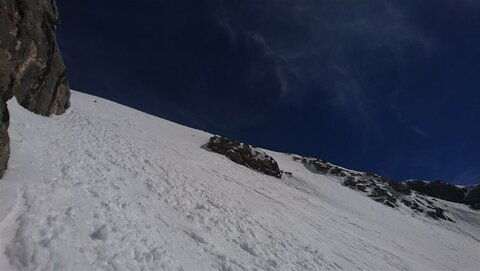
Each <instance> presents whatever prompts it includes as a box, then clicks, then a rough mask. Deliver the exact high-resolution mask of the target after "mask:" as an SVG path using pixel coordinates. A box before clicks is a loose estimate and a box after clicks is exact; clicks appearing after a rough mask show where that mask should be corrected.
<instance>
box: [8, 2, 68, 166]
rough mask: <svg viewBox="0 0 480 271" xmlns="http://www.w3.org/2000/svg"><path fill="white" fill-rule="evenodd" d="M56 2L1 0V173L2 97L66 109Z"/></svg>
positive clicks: (40, 108)
mask: <svg viewBox="0 0 480 271" xmlns="http://www.w3.org/2000/svg"><path fill="white" fill-rule="evenodd" d="M58 23H59V14H58V10H57V7H56V5H55V1H54V0H0V97H1V99H0V119H1V123H0V176H2V175H3V173H4V170H5V168H6V166H7V162H8V157H9V153H10V147H9V137H8V132H7V129H8V125H9V113H8V108H7V105H6V101H8V100H9V99H10V98H12V97H13V96H15V97H16V98H17V100H18V102H19V103H20V104H21V105H22V106H23V107H25V108H27V109H28V110H30V111H32V112H34V113H36V114H40V115H44V116H48V115H51V114H61V113H63V112H65V110H66V109H67V108H68V107H69V105H70V104H69V100H70V89H69V87H68V82H67V79H66V71H65V65H64V63H63V60H62V56H61V54H60V51H59V49H58V45H57V42H56V38H55V30H56V26H57V24H58Z"/></svg>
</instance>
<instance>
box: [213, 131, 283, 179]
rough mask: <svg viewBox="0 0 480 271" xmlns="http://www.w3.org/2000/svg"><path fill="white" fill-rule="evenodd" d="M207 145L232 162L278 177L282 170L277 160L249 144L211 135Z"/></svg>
mask: <svg viewBox="0 0 480 271" xmlns="http://www.w3.org/2000/svg"><path fill="white" fill-rule="evenodd" d="M207 147H208V148H209V149H210V150H212V151H214V152H216V153H219V154H223V155H225V156H227V157H228V158H230V160H232V161H233V162H235V163H237V164H240V165H244V166H246V167H249V168H251V169H254V170H258V171H260V172H263V173H265V174H267V175H270V176H274V177H277V178H280V177H281V176H282V171H281V170H280V168H279V167H278V164H277V162H276V161H275V160H274V159H273V158H272V157H271V156H269V155H267V154H266V153H265V152H264V151H262V150H260V149H258V148H255V147H252V146H251V145H248V144H244V143H240V142H238V141H235V140H231V139H228V138H224V137H220V136H212V137H211V138H210V141H209V142H208V145H207Z"/></svg>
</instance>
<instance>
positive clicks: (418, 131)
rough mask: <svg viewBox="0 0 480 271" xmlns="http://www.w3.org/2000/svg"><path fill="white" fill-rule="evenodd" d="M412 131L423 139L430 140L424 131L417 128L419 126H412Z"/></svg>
mask: <svg viewBox="0 0 480 271" xmlns="http://www.w3.org/2000/svg"><path fill="white" fill-rule="evenodd" d="M411 128H412V131H413V132H415V133H416V134H417V135H419V136H420V137H423V138H430V135H429V134H428V133H427V132H426V131H425V130H423V129H421V128H419V127H417V126H412V127H411Z"/></svg>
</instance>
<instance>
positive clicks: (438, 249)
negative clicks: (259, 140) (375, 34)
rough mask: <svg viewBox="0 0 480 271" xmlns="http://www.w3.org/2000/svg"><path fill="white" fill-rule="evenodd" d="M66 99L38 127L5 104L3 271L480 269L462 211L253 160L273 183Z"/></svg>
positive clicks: (199, 145) (166, 127)
mask: <svg viewBox="0 0 480 271" xmlns="http://www.w3.org/2000/svg"><path fill="white" fill-rule="evenodd" d="M71 103H72V106H71V108H70V109H69V110H68V111H67V112H66V113H65V114H64V115H62V116H55V117H52V118H46V117H41V116H37V115H33V114H30V113H29V112H27V111H26V110H25V109H23V108H22V107H20V106H19V105H18V104H17V103H16V102H15V101H10V102H9V109H10V111H11V118H12V119H11V126H10V128H9V132H10V135H11V138H12V142H11V144H12V156H11V160H10V166H9V169H8V170H7V171H6V175H5V176H4V178H3V179H2V180H0V250H1V253H0V270H254V269H256V270H478V267H479V266H480V237H479V236H480V213H479V212H478V211H475V210H473V209H471V208H469V207H468V206H466V205H464V204H460V203H451V202H447V201H443V200H440V199H438V200H433V199H432V198H430V197H427V196H422V199H424V200H428V201H432V202H433V201H435V204H434V205H435V206H434V207H439V208H442V209H443V210H445V213H446V215H447V216H448V218H450V219H451V220H453V221H455V222H453V221H449V220H444V219H433V218H431V217H428V216H426V215H424V214H422V213H421V212H418V211H415V210H413V209H412V208H409V207H408V206H407V205H405V204H404V203H403V201H402V200H399V201H398V202H397V203H395V204H394V205H395V206H388V205H386V204H385V203H386V201H385V199H383V198H382V199H381V200H379V199H378V197H377V198H376V197H375V196H372V194H371V193H372V191H373V192H375V191H377V190H376V188H375V185H377V186H378V187H379V188H378V189H382V190H385V191H386V192H381V193H385V194H384V195H386V200H389V198H388V196H394V195H393V194H391V192H392V191H391V190H389V189H390V188H391V187H390V184H388V182H384V183H383V184H382V182H377V181H375V183H374V184H373V185H372V184H371V183H369V180H370V179H368V180H367V179H365V178H363V177H364V176H367V175H366V173H361V172H355V171H348V170H346V169H343V168H340V167H336V168H339V170H340V171H338V170H335V172H336V174H319V171H320V173H321V170H322V167H321V166H319V165H321V164H319V163H320V162H315V161H319V160H314V159H313V160H312V159H307V158H302V157H299V156H296V155H289V154H282V153H276V152H272V151H268V150H262V152H255V154H257V155H261V156H262V157H267V156H268V157H272V158H273V159H274V160H275V161H276V163H278V167H279V168H280V169H281V170H282V173H283V174H281V175H278V176H269V175H266V174H263V173H262V172H260V171H255V170H252V169H250V168H248V167H246V166H243V165H240V164H237V163H235V162H233V161H232V160H231V159H229V158H227V157H226V156H223V155H220V154H218V153H216V152H213V151H211V150H209V149H208V148H207V144H208V142H209V140H210V138H211V136H212V135H210V134H208V133H205V132H202V131H198V130H194V129H190V128H187V127H183V126H180V125H177V124H174V123H171V122H169V121H165V120H162V119H160V118H157V117H153V116H150V115H148V114H145V113H142V112H139V111H136V110H133V109H130V108H128V107H125V106H122V105H119V104H115V103H113V102H110V101H107V100H104V99H100V98H97V97H94V96H89V95H86V94H82V93H79V92H73V93H72V99H71ZM263 152H264V153H265V155H264V154H263ZM239 159H240V158H239ZM312 161H313V162H312ZM322 163H323V162H322ZM324 164H326V163H324ZM329 170H330V169H329ZM342 171H346V172H348V173H349V174H351V175H352V176H354V177H355V178H353V180H352V179H347V178H348V177H349V176H343V174H340V173H341V172H342ZM329 172H330V171H329ZM352 173H355V174H358V175H355V174H352ZM347 175H348V174H347ZM372 176H374V175H372ZM369 185H371V186H369ZM351 188H354V189H351ZM379 191H380V190H379ZM377 192H378V191H377ZM392 193H393V192H392ZM408 196H409V197H413V198H410V200H412V201H414V200H416V199H418V198H417V196H416V194H415V193H413V194H411V195H408ZM372 198H373V199H376V200H378V201H381V202H377V201H375V200H372ZM402 199H404V198H402ZM425 204H426V205H429V204H430V203H425Z"/></svg>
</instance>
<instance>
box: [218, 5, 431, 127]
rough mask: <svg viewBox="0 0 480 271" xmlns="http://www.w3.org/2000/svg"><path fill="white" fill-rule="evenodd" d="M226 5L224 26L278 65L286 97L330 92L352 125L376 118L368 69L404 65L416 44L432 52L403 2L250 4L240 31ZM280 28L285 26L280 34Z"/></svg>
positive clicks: (221, 14)
mask: <svg viewBox="0 0 480 271" xmlns="http://www.w3.org/2000/svg"><path fill="white" fill-rule="evenodd" d="M221 3H223V4H222V5H225V6H224V7H222V9H220V11H219V16H218V17H219V23H220V24H221V25H222V26H223V27H224V28H225V30H226V32H227V33H228V35H229V36H231V37H236V36H237V35H239V34H242V31H243V34H245V35H248V36H249V37H250V38H251V39H252V40H253V41H254V42H257V43H258V44H259V45H261V46H262V47H263V48H264V50H265V54H266V55H268V56H269V57H271V58H272V59H274V60H275V61H272V63H273V64H272V65H273V67H272V69H273V71H274V73H275V74H276V76H277V79H278V81H279V94H280V95H281V96H282V97H284V98H285V99H286V100H288V99H290V96H298V95H303V96H304V98H308V93H309V92H311V91H320V92H323V93H325V94H326V95H327V97H329V98H330V99H331V105H332V107H334V108H338V109H339V110H340V111H341V112H345V114H346V115H348V116H349V118H351V120H352V121H353V122H361V123H363V124H365V123H368V121H369V119H370V114H371V113H370V110H369V104H368V101H369V99H368V96H369V95H371V91H372V90H369V89H365V88H364V87H362V80H363V77H365V76H368V70H369V69H381V68H382V66H389V65H401V64H402V60H403V58H404V57H403V56H404V54H405V53H406V52H407V50H410V49H411V47H409V46H410V45H412V44H414V45H416V47H415V48H420V50H423V51H424V52H425V53H428V52H429V51H430V50H431V49H432V48H433V46H432V42H431V41H430V40H429V38H428V37H427V36H426V35H425V34H424V33H422V32H421V31H420V30H419V29H417V28H416V27H415V26H414V25H412V24H411V23H410V22H409V20H408V17H407V15H406V11H405V9H404V8H403V7H402V6H401V3H400V4H399V3H398V2H397V1H390V0H387V1H373V0H366V1H309V0H295V1H293V0H279V1H274V2H273V3H272V2H265V3H263V4H262V3H258V1H246V2H245V3H244V5H245V7H246V8H245V9H246V10H248V11H249V15H250V16H251V17H249V18H244V20H250V21H251V22H250V21H249V23H248V25H249V27H248V28H247V29H241V30H239V31H237V32H236V31H234V29H236V28H235V27H233V26H232V23H231V22H230V20H229V19H228V16H227V12H226V10H227V11H228V7H229V6H228V4H227V2H221ZM260 15H261V16H260ZM257 17H258V18H261V19H258V18H257ZM280 23H281V24H283V25H285V29H282V30H281V33H280V34H279V33H278V31H279V29H278V28H279V27H280V26H279V25H278V24H280ZM299 33H300V34H299ZM232 39H233V38H232ZM380 53H381V54H383V55H382V56H379V54H380ZM289 74H295V75H297V76H287V75H289ZM298 82H311V83H310V84H308V85H309V86H315V87H311V88H310V89H307V90H305V89H300V88H302V87H303V86H304V85H306V84H302V83H298ZM297 99H298V97H297Z"/></svg>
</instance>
